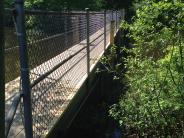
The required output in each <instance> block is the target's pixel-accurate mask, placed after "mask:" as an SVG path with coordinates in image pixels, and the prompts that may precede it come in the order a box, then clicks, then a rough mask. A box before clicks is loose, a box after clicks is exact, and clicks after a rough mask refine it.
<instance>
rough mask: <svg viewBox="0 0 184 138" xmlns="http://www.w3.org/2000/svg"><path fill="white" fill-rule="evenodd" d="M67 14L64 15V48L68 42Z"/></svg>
mask: <svg viewBox="0 0 184 138" xmlns="http://www.w3.org/2000/svg"><path fill="white" fill-rule="evenodd" d="M67 30H68V29H67V14H66V15H64V40H65V41H64V49H66V48H67V45H68V42H67V38H68V37H67Z"/></svg>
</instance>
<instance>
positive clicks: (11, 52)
mask: <svg viewBox="0 0 184 138" xmlns="http://www.w3.org/2000/svg"><path fill="white" fill-rule="evenodd" d="M4 30H5V82H6V84H5V101H6V104H5V116H6V117H7V114H8V111H9V110H10V108H11V106H12V101H13V100H14V98H15V97H16V94H17V93H19V92H20V62H19V47H18V42H17V36H16V27H15V20H14V15H13V12H12V10H5V26H4ZM23 129H24V126H23V123H22V113H21V110H20V105H19V106H18V110H17V111H16V114H15V117H14V120H13V124H12V125H11V129H10V131H9V135H8V137H23V136H24V132H23Z"/></svg>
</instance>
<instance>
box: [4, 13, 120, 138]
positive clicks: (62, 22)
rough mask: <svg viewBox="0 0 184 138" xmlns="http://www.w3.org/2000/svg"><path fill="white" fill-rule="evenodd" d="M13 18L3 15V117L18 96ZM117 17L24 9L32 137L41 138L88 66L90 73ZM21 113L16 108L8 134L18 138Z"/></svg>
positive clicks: (21, 121)
mask: <svg viewBox="0 0 184 138" xmlns="http://www.w3.org/2000/svg"><path fill="white" fill-rule="evenodd" d="M14 16H16V15H13V13H12V12H11V11H9V10H8V11H7V12H6V24H5V32H6V50H5V52H6V56H5V62H6V102H7V103H6V109H7V111H6V113H7V112H8V111H9V110H10V108H11V107H12V105H11V104H12V101H13V100H14V99H15V97H16V96H17V95H16V94H17V93H20V92H21V89H20V85H21V84H20V82H21V81H20V70H21V69H20V64H19V62H20V61H19V46H18V45H19V44H18V42H17V38H16V33H17V32H16V29H15V28H16V27H15V25H16V26H17V24H16V22H15V20H14ZM88 17H89V18H88ZM120 17H121V12H119V11H106V12H105V13H104V12H90V11H89V13H88V12H83V11H81V12H54V11H25V29H26V40H27V48H28V49H27V54H28V61H27V62H28V65H29V78H30V89H31V105H32V121H33V122H32V124H33V126H32V127H33V137H36V138H39V137H45V136H46V135H47V134H48V132H49V131H50V130H51V128H52V127H53V125H54V124H55V123H56V121H57V120H58V118H59V117H60V116H61V114H62V113H63V111H64V110H65V109H66V108H67V105H68V104H69V103H70V101H71V99H72V98H73V96H74V95H75V94H76V93H77V91H78V89H79V88H80V86H81V85H82V83H83V82H84V80H85V79H86V78H87V75H88V74H87V70H88V66H87V64H88V62H89V65H90V66H89V67H90V68H91V69H92V68H93V67H94V65H95V64H96V62H98V60H99V58H100V57H101V55H102V54H103V52H104V50H105V48H107V46H108V45H109V43H110V28H111V21H112V20H115V25H116V29H115V30H116V31H117V30H118V28H119V24H120ZM88 22H89V24H88ZM87 30H89V32H87ZM116 31H115V33H116ZM88 33H89V34H88ZM114 35H115V34H114ZM87 39H89V42H88V43H87ZM87 48H89V51H88V50H87ZM87 55H89V59H88V58H87V57H88V56H87ZM89 70H90V69H89ZM18 96H19V95H18ZM20 96H21V95H20ZM17 101H20V100H17ZM13 105H14V104H13ZM22 112H24V111H23V108H20V110H17V114H16V117H17V118H16V117H15V120H14V123H13V125H12V127H11V129H10V134H9V136H12V135H14V136H18V137H20V135H22V136H24V127H23V126H24V125H23V124H24V118H23V119H21V117H22V115H23V114H22ZM25 118H26V117H25ZM25 125H26V124H25ZM17 126H19V128H18V127H17ZM17 128H18V129H17ZM15 131H16V132H15Z"/></svg>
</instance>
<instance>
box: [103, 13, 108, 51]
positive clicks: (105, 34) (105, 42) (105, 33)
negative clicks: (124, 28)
mask: <svg viewBox="0 0 184 138" xmlns="http://www.w3.org/2000/svg"><path fill="white" fill-rule="evenodd" d="M106 39H107V18H106V10H105V11H104V52H105V49H106V45H107V40H106Z"/></svg>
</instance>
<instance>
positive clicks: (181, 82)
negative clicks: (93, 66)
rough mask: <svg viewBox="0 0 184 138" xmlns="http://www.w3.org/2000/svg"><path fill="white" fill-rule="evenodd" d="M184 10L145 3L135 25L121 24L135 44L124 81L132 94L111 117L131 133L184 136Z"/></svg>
mask: <svg viewBox="0 0 184 138" xmlns="http://www.w3.org/2000/svg"><path fill="white" fill-rule="evenodd" d="M183 7H184V3H182V2H180V1H174V2H172V1H167V0H166V1H159V2H154V1H144V2H143V3H141V4H140V3H139V6H138V9H137V10H136V16H135V17H134V18H133V23H132V24H130V25H129V24H127V23H125V22H124V23H122V28H124V29H128V30H129V32H130V33H129V35H128V36H129V38H130V39H131V40H132V43H133V45H134V48H133V49H130V50H127V51H128V52H129V56H128V57H127V59H126V64H125V67H126V69H127V72H126V74H125V78H123V80H120V81H122V82H124V81H125V80H126V81H127V83H126V85H127V86H128V90H127V92H126V93H125V94H123V95H122V97H121V98H120V100H119V103H117V104H115V105H113V106H112V108H111V109H110V111H109V113H110V115H111V116H112V117H114V118H115V119H116V120H118V121H119V123H120V125H125V126H126V128H127V130H128V132H127V133H129V134H136V135H139V136H148V137H150V136H151V137H152V136H155V137H184V39H183V37H184V8H183ZM106 59H108V58H106ZM122 62H124V59H123V58H122V59H121V60H120V63H122ZM106 63H108V62H107V61H106ZM120 63H118V64H120ZM113 71H114V72H117V73H116V75H117V74H119V76H122V74H120V73H119V71H117V70H116V68H113ZM119 78H122V77H119Z"/></svg>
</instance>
